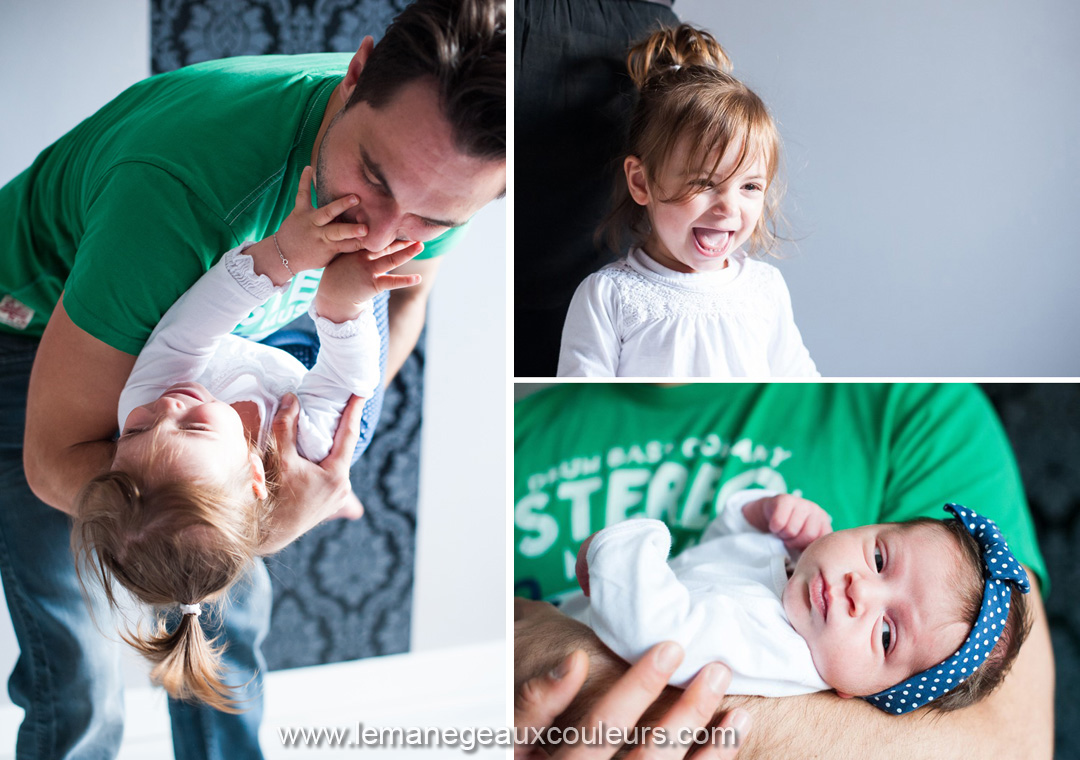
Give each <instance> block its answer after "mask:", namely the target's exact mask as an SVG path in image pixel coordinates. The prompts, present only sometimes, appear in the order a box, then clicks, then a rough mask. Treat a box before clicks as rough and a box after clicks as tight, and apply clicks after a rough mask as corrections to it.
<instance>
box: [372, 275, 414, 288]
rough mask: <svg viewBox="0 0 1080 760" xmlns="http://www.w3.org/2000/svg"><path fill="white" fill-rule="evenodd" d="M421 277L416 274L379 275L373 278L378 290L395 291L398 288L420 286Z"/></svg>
mask: <svg viewBox="0 0 1080 760" xmlns="http://www.w3.org/2000/svg"><path fill="white" fill-rule="evenodd" d="M420 280H421V277H420V275H418V274H381V275H379V276H378V277H376V278H375V283H376V284H377V285H378V286H379V290H380V291H383V290H397V289H399V288H411V287H412V286H413V285H419V284H420Z"/></svg>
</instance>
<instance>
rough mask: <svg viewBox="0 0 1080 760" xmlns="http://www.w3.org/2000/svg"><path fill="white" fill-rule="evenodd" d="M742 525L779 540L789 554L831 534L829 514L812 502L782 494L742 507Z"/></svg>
mask: <svg viewBox="0 0 1080 760" xmlns="http://www.w3.org/2000/svg"><path fill="white" fill-rule="evenodd" d="M743 514H744V515H745V516H746V521H747V522H749V523H750V524H751V525H753V526H754V527H755V528H757V529H758V530H760V531H762V532H764V533H772V534H773V535H774V536H776V537H777V538H779V539H781V540H782V541H783V542H784V546H786V547H787V548H788V549H789V550H791V551H802V550H803V549H805V548H806V547H807V546H809V545H810V543H811V542H812V541H816V540H817V539H819V538H821V537H822V536H824V535H825V534H826V533H831V532H832V518H831V517H829V513H828V512H826V511H825V510H824V509H822V508H821V507H819V506H818V505H817V504H815V503H814V502H812V501H809V500H807V499H803V498H800V497H798V496H792V495H791V494H788V493H782V494H779V495H777V496H769V497H766V498H764V499H758V500H757V501H752V502H750V503H749V504H747V505H746V506H744V507H743Z"/></svg>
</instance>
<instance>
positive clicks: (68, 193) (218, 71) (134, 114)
mask: <svg viewBox="0 0 1080 760" xmlns="http://www.w3.org/2000/svg"><path fill="white" fill-rule="evenodd" d="M349 59H350V56H349V55H347V54H338V53H333V54H317V55H298V56H253V57H246V58H228V59H224V60H220V61H210V62H207V63H201V64H197V65H194V66H188V67H186V68H183V69H180V70H178V71H174V72H170V73H167V74H161V75H158V76H155V77H151V78H149V79H146V80H144V81H142V82H139V83H138V84H135V85H134V86H132V87H130V88H128V89H127V90H126V91H124V92H123V93H121V94H120V95H119V96H118V97H117V98H116V99H114V100H113V101H112V102H110V103H109V104H107V105H106V106H104V107H103V108H102V109H101V110H100V111H98V112H97V113H95V114H94V115H93V116H91V117H89V118H88V119H86V120H85V121H83V122H82V123H81V124H79V125H78V126H77V127H75V128H74V129H73V130H72V131H71V132H69V133H68V134H66V135H65V136H64V137H62V138H60V139H59V140H58V141H57V142H55V143H54V144H53V145H51V146H50V147H48V148H46V149H45V150H44V151H43V152H42V153H41V155H39V156H38V158H37V159H36V160H35V161H34V163H33V164H32V165H31V166H30V168H29V169H27V170H26V171H24V172H23V173H22V174H20V175H19V176H18V177H16V178H15V179H13V180H12V181H11V182H10V183H8V184H7V185H5V186H4V187H3V188H0V330H3V331H4V332H11V333H17V334H23V335H31V336H40V335H41V333H42V331H43V330H44V328H45V324H46V322H47V321H48V318H49V315H50V314H51V312H52V309H53V307H54V306H55V305H56V302H57V301H58V300H59V297H60V293H61V291H63V293H64V307H65V308H66V310H67V313H68V315H69V316H70V317H71V319H72V321H73V322H74V323H75V324H76V325H78V326H79V327H80V328H82V329H83V330H85V331H87V332H88V333H90V334H91V335H93V336H94V337H96V338H98V339H100V340H102V341H104V342H105V343H108V344H109V345H111V346H113V347H114V348H117V349H120V350H121V351H125V352H127V353H130V354H136V353H138V352H139V349H140V348H141V347H142V344H143V343H144V342H145V340H146V338H147V337H148V336H149V334H150V332H151V331H152V330H153V329H154V326H155V325H156V324H157V322H158V320H159V318H160V317H161V315H162V314H164V313H165V311H166V310H167V309H168V308H169V306H171V305H172V303H173V301H175V300H176V299H177V298H178V297H179V296H180V294H181V293H183V292H184V291H185V290H187V289H188V287H190V286H191V285H192V284H193V283H194V282H195V281H196V280H197V279H198V278H199V277H200V276H201V275H202V274H203V273H204V272H205V271H206V270H207V269H209V268H210V267H211V266H212V265H213V263H214V262H215V261H217V259H218V258H220V257H221V255H222V254H223V253H224V252H225V251H227V250H229V249H230V248H233V247H235V246H236V245H238V244H240V243H241V242H243V241H245V240H253V241H254V240H261V239H262V238H264V237H266V236H267V235H268V234H271V233H273V232H274V231H275V230H277V228H278V227H279V226H280V225H281V222H282V221H283V220H284V219H285V217H286V216H288V214H289V212H290V211H291V210H292V207H293V205H294V202H295V199H296V187H297V185H298V183H299V181H300V174H301V172H302V171H303V168H304V167H305V166H306V165H308V164H309V163H311V150H312V146H313V145H314V142H315V137H316V135H317V133H318V130H319V125H320V124H321V122H322V118H323V114H324V112H325V110H326V104H327V102H328V101H329V99H330V93H331V92H332V91H333V89H334V87H335V86H336V85H337V84H338V83H339V82H340V81H341V78H342V77H343V76H344V74H345V71H346V69H347V67H348V64H349ZM461 231H462V229H461V228H458V229H455V230H451V231H450V232H448V233H446V234H444V235H442V236H441V237H439V238H437V239H436V240H433V241H431V242H429V243H427V244H426V246H425V250H424V252H423V254H421V258H431V257H434V256H439V255H441V254H443V253H445V252H446V251H447V250H448V249H449V248H451V247H453V245H454V244H455V243H456V241H457V240H458V239H459V238H460V234H461ZM320 276H321V272H305V273H303V274H302V275H301V276H298V277H296V278H294V281H293V282H292V283H291V285H290V287H289V290H288V292H286V293H285V294H283V295H280V296H275V297H274V298H273V299H272V300H271V301H270V302H269V303H267V304H266V305H265V306H263V307H262V308H260V309H259V310H258V311H257V312H256V313H253V314H252V315H251V316H250V317H249V318H248V319H246V320H244V322H243V323H241V325H240V326H239V327H238V328H237V332H238V333H239V334H241V335H245V336H247V337H252V338H256V339H258V338H262V337H265V336H266V335H269V334H270V333H271V332H273V331H274V330H276V329H277V328H278V327H280V326H282V325H284V324H286V323H287V322H290V321H291V320H292V319H294V318H295V317H297V316H299V315H300V314H301V313H303V312H304V311H306V309H307V306H308V304H309V303H310V301H311V299H312V298H313V297H314V294H315V289H316V287H317V285H318V281H319V278H320ZM31 312H32V314H31Z"/></svg>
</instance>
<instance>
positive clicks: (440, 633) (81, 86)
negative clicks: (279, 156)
mask: <svg viewBox="0 0 1080 760" xmlns="http://www.w3.org/2000/svg"><path fill="white" fill-rule="evenodd" d="M149 28H150V24H149V8H148V5H147V4H146V2H145V0H101V1H100V2H94V3H76V2H73V1H72V0H34V1H33V2H29V1H23V0H18V1H16V2H10V1H8V2H3V3H2V4H0V71H3V72H6V75H5V76H4V77H3V78H0V113H2V114H3V115H4V116H3V118H0V182H6V181H7V180H8V179H10V178H11V177H13V176H15V175H16V174H18V173H19V172H20V171H22V170H23V169H24V168H25V167H26V166H28V165H29V164H30V162H31V161H32V160H33V159H34V157H35V156H36V155H37V153H38V152H39V151H40V150H41V149H42V148H44V147H46V146H47V145H49V144H50V143H51V142H52V141H53V140H55V139H56V138H58V137H60V136H61V135H62V134H64V133H65V132H66V131H67V130H68V129H70V128H71V127H73V126H74V125H75V124H77V123H78V122H79V121H80V120H82V119H83V118H85V117H86V116H88V115H90V114H91V113H93V112H94V111H95V110H97V108H99V107H100V106H102V105H104V104H105V103H106V102H107V101H108V100H110V99H111V98H112V97H114V96H115V95H116V94H118V93H119V92H120V91H121V90H123V89H124V88H125V87H127V86H128V85H130V84H132V83H134V82H136V81H138V80H139V79H142V78H144V77H146V76H147V75H148V74H149V60H150V59H149ZM14 72H19V76H18V77H16V76H14ZM505 213H506V204H505V202H501V201H500V202H498V203H494V204H492V205H491V206H489V207H488V208H486V209H485V210H484V211H483V212H481V214H480V215H478V217H477V219H476V222H475V223H474V224H473V226H472V229H471V230H470V232H469V235H468V237H467V239H466V241H465V243H464V244H463V245H462V246H461V248H460V249H459V250H457V251H455V252H454V253H453V254H451V255H450V256H448V258H447V260H446V262H445V263H444V265H443V267H442V271H441V272H440V273H439V281H438V284H437V286H436V288H435V293H434V295H433V297H432V303H431V308H430V314H429V320H428V323H429V328H428V367H427V375H426V380H425V383H426V393H425V401H424V428H423V435H422V441H421V446H422V459H421V473H420V485H421V494H420V505H419V524H418V537H417V542H418V545H417V568H416V588H415V594H414V601H413V614H414V617H413V646H414V648H416V649H433V648H438V647H440V646H450V645H456V644H466V643H471V642H481V641H487V640H493V639H502V638H503V637H504V634H505V629H506V626H505V609H506V608H505V600H504V597H505V583H504V580H503V579H504V577H505V575H504V574H505V556H506V555H505V536H506V521H505V520H506V517H505V510H504V506H503V505H504V501H505V493H504V492H505V485H504V484H505V435H506V427H505V423H506V414H505V408H506V402H505V394H506V390H505V380H504V378H505V375H506V350H505V334H506V333H505V293H506V285H505V283H506V265H505V261H506V233H505V230H506V223H505ZM480 598H482V599H484V600H485V601H484V603H482V604H477V605H475V607H474V608H473V609H472V610H470V611H468V612H466V611H465V610H464V607H463V605H462V604H460V601H461V600H463V599H480ZM0 607H2V603H0ZM17 655H18V649H17V644H16V643H15V638H14V634H13V632H12V630H11V624H10V621H9V619H8V616H7V613H6V610H2V609H0V684H2V683H3V682H5V681H6V678H7V674H8V673H9V672H10V670H11V668H12V666H13V665H14V663H15V659H16V657H17ZM142 672H143V671H142V668H141V666H140V665H139V664H137V663H135V662H134V660H133V663H132V664H131V665H130V667H129V673H128V680H129V683H132V684H135V683H142V682H143V676H142ZM7 699H8V697H7V692H6V690H0V705H2V704H3V703H5V702H7Z"/></svg>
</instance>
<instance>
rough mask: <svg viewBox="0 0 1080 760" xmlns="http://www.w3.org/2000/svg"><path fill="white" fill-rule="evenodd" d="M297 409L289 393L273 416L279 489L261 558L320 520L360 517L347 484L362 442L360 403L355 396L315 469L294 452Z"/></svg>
mask: <svg viewBox="0 0 1080 760" xmlns="http://www.w3.org/2000/svg"><path fill="white" fill-rule="evenodd" d="M299 409H300V405H299V404H297V403H296V397H295V396H294V395H292V394H288V395H287V396H285V397H284V398H283V399H282V400H281V409H279V410H278V413H277V416H275V417H274V437H275V438H276V439H277V446H278V452H279V454H280V456H281V475H280V477H281V488H280V489H279V491H278V505H277V507H276V508H275V509H274V515H273V519H272V521H271V525H270V535H269V536H268V537H267V538H266V540H265V541H263V543H262V546H260V547H259V553H260V554H262V555H267V554H273V553H274V552H277V551H280V550H281V549H283V548H284V547H286V546H288V545H289V544H290V543H292V542H293V541H294V540H296V539H297V538H299V537H300V536H302V535H303V534H304V533H306V532H308V531H309V530H311V529H312V528H314V527H315V526H316V525H318V524H319V523H321V522H323V521H324V520H327V519H329V518H330V517H332V516H333V515H335V514H337V513H339V512H341V513H344V514H347V515H348V514H357V513H358V512H359V513H362V512H363V507H362V506H361V504H360V500H359V499H358V498H357V497H356V494H354V493H353V490H352V484H351V483H350V482H349V464H350V462H351V460H352V452H353V449H354V448H355V447H356V441H357V439H358V438H359V437H360V418H361V416H362V414H363V411H364V399H362V398H360V397H359V396H353V397H352V398H351V399H349V403H348V404H347V405H346V407H345V411H344V412H343V413H342V415H341V422H339V423H338V428H337V431H335V433H334V445H333V447H332V448H331V449H330V453H329V455H327V457H326V459H324V460H322V461H321V462H319V463H318V464H315V463H314V462H311V461H309V460H307V459H304V458H303V457H302V456H300V454H299V453H298V452H297V450H296V428H297V420H298V419H299V416H300V415H299Z"/></svg>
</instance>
